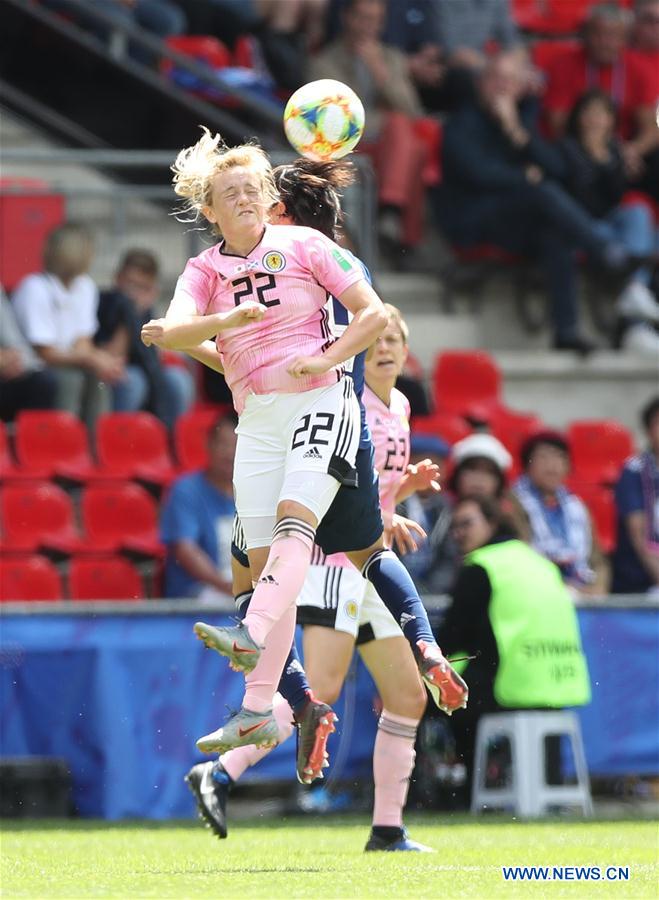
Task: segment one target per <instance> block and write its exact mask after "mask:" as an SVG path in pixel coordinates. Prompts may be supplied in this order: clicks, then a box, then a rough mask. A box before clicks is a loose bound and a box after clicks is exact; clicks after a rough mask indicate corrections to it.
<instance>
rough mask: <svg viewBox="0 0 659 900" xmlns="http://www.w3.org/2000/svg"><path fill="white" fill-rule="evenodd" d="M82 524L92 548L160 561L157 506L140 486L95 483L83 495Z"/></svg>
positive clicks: (160, 548) (160, 546)
mask: <svg viewBox="0 0 659 900" xmlns="http://www.w3.org/2000/svg"><path fill="white" fill-rule="evenodd" d="M81 511H82V522H83V527H84V530H85V534H86V536H87V541H88V546H89V548H90V549H95V550H97V551H101V550H102V551H106V552H116V551H124V552H126V553H130V554H132V555H134V556H136V557H140V558H160V557H161V556H162V555H163V548H162V545H161V544H160V540H159V538H158V506H157V503H156V501H155V500H154V499H153V497H152V496H151V495H150V494H149V493H148V491H146V490H145V489H144V488H143V487H141V486H140V485H139V484H131V483H129V482H126V483H117V484H92V485H89V486H88V487H87V488H86V489H85V491H84V492H83V495H82V500H81Z"/></svg>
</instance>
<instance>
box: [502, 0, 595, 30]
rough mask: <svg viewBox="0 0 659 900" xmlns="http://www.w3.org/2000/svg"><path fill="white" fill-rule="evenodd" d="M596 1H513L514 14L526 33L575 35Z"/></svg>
mask: <svg viewBox="0 0 659 900" xmlns="http://www.w3.org/2000/svg"><path fill="white" fill-rule="evenodd" d="M594 2H596V0H513V2H512V14H513V18H514V20H515V22H517V24H518V26H519V27H520V28H521V29H523V30H524V31H532V32H534V33H536V34H555V35H563V34H573V33H574V32H575V31H577V30H578V29H579V28H580V26H581V25H582V23H583V21H584V19H585V18H586V13H587V12H588V7H589V6H592V4H593V3H594Z"/></svg>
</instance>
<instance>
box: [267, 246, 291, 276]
mask: <svg viewBox="0 0 659 900" xmlns="http://www.w3.org/2000/svg"><path fill="white" fill-rule="evenodd" d="M262 262H263V268H264V269H265V270H266V271H268V272H281V270H282V269H283V268H284V266H285V265H286V257H285V256H284V254H283V253H280V252H279V250H270V251H269V252H268V253H266V254H265V256H264V257H263V260H262Z"/></svg>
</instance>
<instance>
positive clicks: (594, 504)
mask: <svg viewBox="0 0 659 900" xmlns="http://www.w3.org/2000/svg"><path fill="white" fill-rule="evenodd" d="M575 493H576V494H577V496H579V497H581V499H582V500H583V502H584V503H585V504H586V506H587V507H588V512H589V513H590V515H591V517H592V519H593V526H594V528H595V533H596V534H597V537H598V539H599V542H600V546H601V547H602V550H603V551H604V552H605V553H611V551H612V550H613V549H614V547H615V545H616V504H615V499H614V497H613V491H612V490H611V488H607V487H600V486H599V485H586V484H582V485H580V486H579V487H577V488H576V490H575Z"/></svg>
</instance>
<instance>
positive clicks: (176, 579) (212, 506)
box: [160, 413, 238, 599]
mask: <svg viewBox="0 0 659 900" xmlns="http://www.w3.org/2000/svg"><path fill="white" fill-rule="evenodd" d="M237 421H238V420H237V418H236V416H235V415H234V414H233V413H230V414H226V415H223V416H221V417H220V418H219V419H218V420H217V422H215V424H214V425H213V426H212V427H211V428H210V430H209V432H208V467H207V468H206V470H205V471H203V472H202V471H199V472H191V473H190V474H189V475H183V476H182V477H181V478H179V479H177V480H176V481H175V482H174V483H173V484H172V486H171V489H170V491H169V494H168V495H167V497H166V499H165V501H164V503H163V506H162V513H161V521H160V535H161V539H162V542H163V543H164V544H165V545H166V547H167V560H166V563H165V596H166V597H198V598H199V599H213V598H214V597H217V596H218V595H226V594H229V595H231V592H232V588H231V532H232V526H233V516H234V512H235V507H234V502H233V460H234V456H235V453H236V435H235V427H236V424H237Z"/></svg>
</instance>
